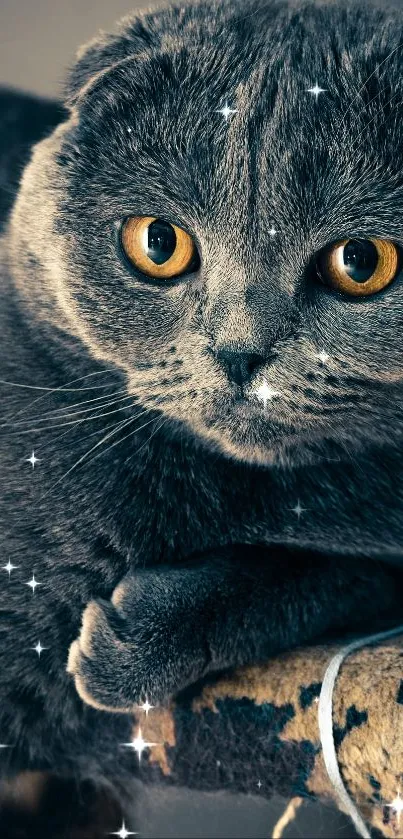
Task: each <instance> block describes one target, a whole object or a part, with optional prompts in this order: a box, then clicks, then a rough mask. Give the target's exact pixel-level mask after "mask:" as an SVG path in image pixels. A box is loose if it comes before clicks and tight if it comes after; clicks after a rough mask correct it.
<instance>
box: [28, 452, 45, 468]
mask: <svg viewBox="0 0 403 839" xmlns="http://www.w3.org/2000/svg"><path fill="white" fill-rule="evenodd" d="M25 460H26V461H27V462H28V463H30V464H31V465H32V468H33V469H35V465H36V464H37V463H40V462H41V461H40V458H39V457H35V452H34V451H33V452H32V454H31V457H26V458H25Z"/></svg>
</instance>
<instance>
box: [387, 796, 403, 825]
mask: <svg viewBox="0 0 403 839" xmlns="http://www.w3.org/2000/svg"><path fill="white" fill-rule="evenodd" d="M385 807H390V808H391V809H392V810H394V811H395V813H396V815H397V823H398V825H400V817H401V815H402V812H403V798H400V789H399V790H398V793H397V796H396V798H394V799H393V801H391V802H390V804H385Z"/></svg>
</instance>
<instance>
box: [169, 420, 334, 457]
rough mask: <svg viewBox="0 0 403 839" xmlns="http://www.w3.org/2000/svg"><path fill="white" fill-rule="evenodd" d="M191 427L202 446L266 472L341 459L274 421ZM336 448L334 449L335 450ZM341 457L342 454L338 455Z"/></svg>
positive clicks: (209, 422) (210, 422)
mask: <svg viewBox="0 0 403 839" xmlns="http://www.w3.org/2000/svg"><path fill="white" fill-rule="evenodd" d="M186 425H190V426H191V430H192V431H193V434H195V435H196V437H197V438H198V440H199V442H201V443H204V444H205V445H207V446H208V447H209V448H212V449H214V450H215V451H219V452H220V453H221V454H223V455H225V456H226V457H230V458H231V459H235V460H237V461H238V462H243V463H247V464H250V465H255V466H262V467H264V468H281V469H284V468H288V469H292V468H296V467H299V466H304V465H313V464H318V463H320V462H321V461H323V460H325V459H327V458H328V457H329V455H330V457H331V459H332V460H339V459H340V458H339V456H337V455H336V453H335V451H333V453H330V452H329V447H328V445H325V444H323V442H322V444H321V441H320V440H319V439H316V440H315V439H313V438H312V437H311V436H310V435H308V434H307V435H306V437H305V438H304V436H303V435H302V434H301V431H300V430H297V429H296V430H293V429H291V428H290V427H288V428H287V427H285V426H284V425H283V424H281V423H276V422H275V421H274V420H273V421H272V422H268V421H267V418H263V417H261V418H260V421H258V422H252V423H251V422H246V418H244V421H242V420H241V418H240V417H239V416H234V417H233V418H232V421H229V420H228V418H226V419H225V420H223V418H222V417H220V418H217V417H206V418H205V419H204V420H203V421H202V422H197V423H193V422H190V423H186ZM331 448H332V447H331ZM338 454H339V452H338Z"/></svg>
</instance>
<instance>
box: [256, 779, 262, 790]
mask: <svg viewBox="0 0 403 839" xmlns="http://www.w3.org/2000/svg"><path fill="white" fill-rule="evenodd" d="M256 786H257V787H259V789H260V787H261V786H262V782H261V781H260V780H259V781H258V782H257V784H256Z"/></svg>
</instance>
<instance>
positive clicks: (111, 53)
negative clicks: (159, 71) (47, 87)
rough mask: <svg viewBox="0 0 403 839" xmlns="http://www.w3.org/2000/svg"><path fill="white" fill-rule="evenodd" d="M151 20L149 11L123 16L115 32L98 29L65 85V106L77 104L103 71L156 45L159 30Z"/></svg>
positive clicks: (80, 51)
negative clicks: (97, 33)
mask: <svg viewBox="0 0 403 839" xmlns="http://www.w3.org/2000/svg"><path fill="white" fill-rule="evenodd" d="M154 22H155V16H154V15H153V14H152V13H151V14H150V13H149V12H148V13H144V14H141V13H140V14H138V15H135V16H129V17H126V18H123V20H122V21H121V22H120V25H119V28H118V31H117V32H116V33H115V34H111V33H107V32H102V31H101V32H100V33H99V35H98V36H97V37H96V38H94V39H92V40H91V41H89V42H88V43H87V44H84V46H82V47H80V49H79V50H78V52H77V55H76V59H77V60H76V63H75V64H74V65H73V67H72V68H71V70H70V72H69V74H68V77H67V81H66V83H65V86H64V100H65V103H66V105H67V106H68V107H73V106H74V105H76V104H77V103H78V102H79V100H80V99H81V98H82V97H84V96H85V94H86V92H87V91H88V90H89V89H90V88H91V87H92V86H93V85H94V84H95V83H96V82H97V80H98V79H99V78H100V77H102V76H103V75H105V73H108V72H109V71H110V70H112V69H114V68H115V67H117V66H118V65H120V64H122V63H124V62H125V61H129V60H130V59H134V58H136V57H137V56H140V55H141V54H144V53H147V54H149V52H150V50H151V49H153V48H155V47H157V46H158V45H159V43H160V32H158V28H157V27H156V26H155V25H154V26H153V23H154Z"/></svg>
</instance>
